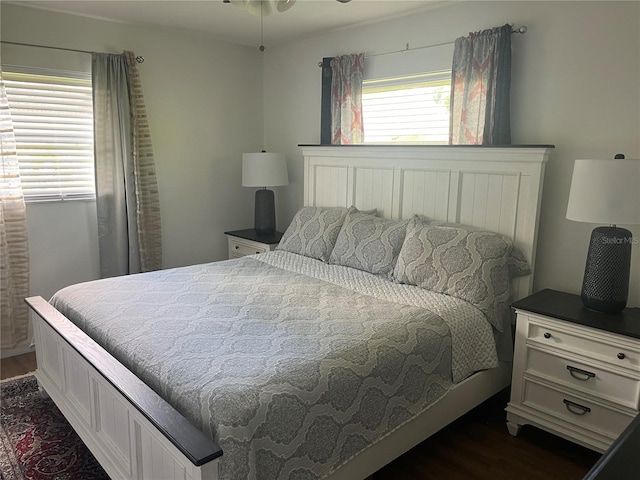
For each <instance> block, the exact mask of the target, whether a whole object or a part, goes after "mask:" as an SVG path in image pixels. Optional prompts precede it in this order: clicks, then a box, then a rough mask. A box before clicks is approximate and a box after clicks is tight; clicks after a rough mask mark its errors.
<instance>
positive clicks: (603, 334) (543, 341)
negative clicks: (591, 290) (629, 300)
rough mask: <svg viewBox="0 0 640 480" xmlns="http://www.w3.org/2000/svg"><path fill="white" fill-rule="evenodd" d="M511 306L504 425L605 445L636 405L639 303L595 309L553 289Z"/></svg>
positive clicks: (639, 396)
mask: <svg viewBox="0 0 640 480" xmlns="http://www.w3.org/2000/svg"><path fill="white" fill-rule="evenodd" d="M513 307H514V309H515V311H516V339H515V351H514V358H513V376H512V380H511V401H510V402H509V404H508V405H507V408H506V411H507V427H508V429H509V432H510V433H511V434H512V435H517V434H518V432H519V430H520V427H521V426H522V425H525V424H529V425H534V426H536V427H539V428H542V429H544V430H547V431H549V432H551V433H554V434H556V435H559V436H561V437H563V438H566V439H567V440H571V441H573V442H575V443H578V444H580V445H583V446H585V447H588V448H591V449H593V450H596V451H599V452H604V451H605V450H606V449H607V448H608V447H609V446H610V445H611V443H612V442H613V441H614V440H615V439H616V438H617V437H618V435H620V433H622V431H623V430H624V429H625V428H626V427H627V425H629V423H631V421H632V420H633V419H634V417H635V416H636V415H637V414H638V409H639V408H640V309H638V308H628V309H625V310H623V311H622V312H620V313H619V314H606V313H600V312H594V311H591V310H587V309H586V308H585V307H584V306H583V305H582V301H581V300H580V297H579V296H578V295H572V294H569V293H563V292H558V291H556V290H542V291H540V292H538V293H536V294H534V295H531V296H529V297H527V298H524V299H522V300H519V301H517V302H515V303H514V304H513Z"/></svg>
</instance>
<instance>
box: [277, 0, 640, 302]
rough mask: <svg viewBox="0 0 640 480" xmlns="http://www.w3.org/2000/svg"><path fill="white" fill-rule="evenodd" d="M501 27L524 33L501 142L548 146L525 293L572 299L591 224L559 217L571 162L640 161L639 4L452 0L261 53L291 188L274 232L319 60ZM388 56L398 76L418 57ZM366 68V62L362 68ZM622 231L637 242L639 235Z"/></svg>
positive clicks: (310, 133) (636, 297)
mask: <svg viewBox="0 0 640 480" xmlns="http://www.w3.org/2000/svg"><path fill="white" fill-rule="evenodd" d="M505 23H512V24H516V25H523V24H524V25H527V27H528V28H529V31H528V33H527V34H525V35H514V36H513V37H512V40H513V57H512V59H513V66H512V95H511V100H512V104H511V111H512V142H513V143H514V144H554V145H555V146H556V149H555V150H554V153H553V155H552V158H551V160H550V162H549V164H548V165H547V170H546V175H545V185H544V193H543V200H542V214H541V220H540V230H539V239H538V254H537V259H536V272H535V275H536V276H535V282H534V290H540V289H542V288H555V289H559V290H564V291H569V292H574V293H579V290H580V286H581V284H582V275H583V272H584V265H585V258H586V253H587V248H588V241H589V235H590V232H591V229H592V228H593V227H594V226H595V225H589V224H582V223H576V222H572V221H569V220H566V218H565V214H566V206H567V199H568V195H569V185H570V182H571V173H572V171H573V161H574V160H575V159H577V158H611V157H612V156H613V155H614V154H616V153H619V152H622V153H625V154H626V155H627V157H628V158H638V157H640V135H639V132H640V41H639V39H638V32H639V31H640V3H638V2H616V1H607V2H558V1H554V2H524V1H514V2H503V1H500V2H475V1H474V2H456V3H454V4H451V5H447V6H445V7H442V8H437V9H432V10H428V11H425V12H423V13H419V14H413V15H411V16H408V17H404V18H397V19H392V20H389V21H385V22H381V23H378V24H372V25H367V26H364V27H360V28H354V29H350V30H341V31H336V32H333V33H331V34H330V35H326V36H322V37H317V38H310V39H308V40H305V41H296V42H290V43H289V44H288V45H283V46H279V47H273V48H268V49H267V51H266V52H265V72H264V92H265V95H264V99H265V100H264V111H265V137H266V142H267V147H268V148H269V149H271V150H279V151H283V152H284V153H286V154H287V157H288V161H289V177H290V182H291V184H290V185H289V186H288V187H286V189H283V191H282V192H281V193H280V199H279V200H280V201H279V202H278V208H279V211H278V218H279V220H278V223H279V227H280V228H283V227H284V226H286V225H287V222H288V221H290V219H291V218H292V216H293V214H294V213H295V211H296V210H297V209H298V208H299V207H300V206H301V205H302V156H301V153H300V149H299V148H297V146H296V145H297V144H299V143H319V140H320V87H321V77H320V69H319V68H318V66H317V64H318V61H320V60H322V57H328V56H333V55H339V54H347V53H356V52H365V53H366V54H377V53H383V52H390V51H396V50H401V49H403V48H405V46H406V44H407V43H409V44H410V46H411V47H417V46H421V45H432V44H439V43H443V42H447V41H452V40H454V39H455V38H456V37H459V36H463V35H466V34H467V33H468V32H470V31H478V30H482V29H485V28H490V27H493V26H500V25H503V24H505ZM441 48H442V47H438V49H441ZM434 55H435V53H434ZM435 56H436V57H438V56H437V55H435ZM380 58H381V57H373V58H372V60H373V62H378V61H379V59H380ZM396 59H397V60H398V63H399V64H401V65H404V67H406V68H407V69H413V68H415V62H416V61H418V60H416V58H415V56H413V55H410V54H405V53H402V54H397V55H396ZM439 61H440V60H434V62H433V63H434V64H435V63H438V62H439ZM370 63H371V61H369V60H366V61H365V70H366V69H367V65H369V64H370ZM431 66H432V65H431V64H425V65H424V69H425V70H430V69H431ZM437 68H440V67H439V66H438V67H437ZM630 229H631V230H632V232H633V234H634V235H635V236H636V238H638V237H639V236H640V227H638V226H634V227H630ZM631 268H632V272H631V277H632V278H631V287H630V290H631V291H630V298H629V305H630V306H639V305H640V246H639V245H636V246H635V247H634V249H633V259H632V267H631Z"/></svg>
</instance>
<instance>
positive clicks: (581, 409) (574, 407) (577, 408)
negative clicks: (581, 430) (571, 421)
mask: <svg viewBox="0 0 640 480" xmlns="http://www.w3.org/2000/svg"><path fill="white" fill-rule="evenodd" d="M562 401H563V402H564V405H565V406H566V407H567V410H569V411H570V412H571V413H573V414H574V415H585V414H587V413H589V412H590V411H591V409H590V408H589V407H585V406H584V405H580V404H579V403H575V402H572V401H570V400H567V399H566V398H565V399H564V400H562Z"/></svg>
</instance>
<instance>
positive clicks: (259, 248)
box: [224, 228, 283, 258]
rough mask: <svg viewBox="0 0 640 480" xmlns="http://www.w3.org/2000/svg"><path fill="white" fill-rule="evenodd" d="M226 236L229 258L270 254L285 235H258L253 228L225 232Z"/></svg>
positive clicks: (279, 233)
mask: <svg viewBox="0 0 640 480" xmlns="http://www.w3.org/2000/svg"><path fill="white" fill-rule="evenodd" d="M224 234H225V235H226V236H227V239H228V242H229V258H238V257H244V256H245V255H255V254H257V253H264V252H269V251H271V250H273V249H274V248H276V247H277V246H278V243H280V240H281V239H282V235H283V234H282V233H281V232H273V233H272V234H270V235H258V234H257V233H256V231H255V230H254V229H253V228H250V229H248V230H234V231H232V232H224Z"/></svg>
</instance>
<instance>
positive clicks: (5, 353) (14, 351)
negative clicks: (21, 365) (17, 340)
mask: <svg viewBox="0 0 640 480" xmlns="http://www.w3.org/2000/svg"><path fill="white" fill-rule="evenodd" d="M34 350H35V347H34V345H33V343H32V341H31V340H29V341H28V342H26V343H24V344H22V345H18V346H17V347H14V348H3V349H2V350H0V358H9V357H15V356H16V355H22V354H24V353H30V352H33V351H34Z"/></svg>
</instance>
